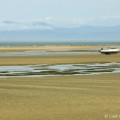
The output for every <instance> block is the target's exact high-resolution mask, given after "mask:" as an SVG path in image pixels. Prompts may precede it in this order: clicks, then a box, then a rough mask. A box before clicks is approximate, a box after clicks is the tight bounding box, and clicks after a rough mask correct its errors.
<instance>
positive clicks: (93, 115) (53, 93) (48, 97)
mask: <svg viewBox="0 0 120 120" xmlns="http://www.w3.org/2000/svg"><path fill="white" fill-rule="evenodd" d="M119 104H120V74H109V75H107V74H105V75H94V76H72V77H71V76H70V77H69V76H66V77H65V76H60V77H39V78H9V79H0V120H104V119H105V117H104V116H105V115H113V114H117V115H120V107H119Z"/></svg>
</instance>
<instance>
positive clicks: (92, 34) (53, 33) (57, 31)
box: [0, 23, 120, 42]
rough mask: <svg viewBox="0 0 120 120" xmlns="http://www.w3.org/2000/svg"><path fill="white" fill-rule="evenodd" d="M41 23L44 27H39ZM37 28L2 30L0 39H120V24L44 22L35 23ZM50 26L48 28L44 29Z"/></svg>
mask: <svg viewBox="0 0 120 120" xmlns="http://www.w3.org/2000/svg"><path fill="white" fill-rule="evenodd" d="M39 25H40V26H41V25H42V27H43V29H39ZM34 26H37V29H36V28H35V29H18V30H15V29H13V30H4V31H2V30H1V31H0V41H43V42H45V41H47V42H50V41H59V42H60V41H62V42H63V41H105V40H110V41H112V40H114V41H119V40H120V26H119V25H118V26H102V27H98V26H81V27H76V28H56V27H54V26H51V25H49V24H48V25H47V24H44V23H41V24H40V23H34ZM44 27H45V28H48V29H44Z"/></svg>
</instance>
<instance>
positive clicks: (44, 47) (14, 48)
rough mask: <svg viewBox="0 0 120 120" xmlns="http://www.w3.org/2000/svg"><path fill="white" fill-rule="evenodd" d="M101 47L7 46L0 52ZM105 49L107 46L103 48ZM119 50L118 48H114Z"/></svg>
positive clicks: (95, 47)
mask: <svg viewBox="0 0 120 120" xmlns="http://www.w3.org/2000/svg"><path fill="white" fill-rule="evenodd" d="M101 47H102V46H87V45H86V46H64V45H63V46H54V45H53V46H17V47H16V46H11V47H10V46H9V47H0V52H1V51H3V52H10V51H29V50H75V49H90V48H91V49H100V48H101ZM104 47H105V48H107V47H108V46H104ZM116 47H117V48H120V46H116Z"/></svg>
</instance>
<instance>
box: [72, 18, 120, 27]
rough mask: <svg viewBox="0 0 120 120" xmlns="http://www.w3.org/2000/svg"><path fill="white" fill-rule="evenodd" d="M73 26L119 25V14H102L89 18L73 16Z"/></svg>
mask: <svg viewBox="0 0 120 120" xmlns="http://www.w3.org/2000/svg"><path fill="white" fill-rule="evenodd" d="M71 23H72V24H74V25H75V26H83V25H91V26H116V25H120V16H102V17H89V18H79V17H78V18H73V19H72V21H71Z"/></svg>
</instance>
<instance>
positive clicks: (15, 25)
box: [0, 20, 54, 31]
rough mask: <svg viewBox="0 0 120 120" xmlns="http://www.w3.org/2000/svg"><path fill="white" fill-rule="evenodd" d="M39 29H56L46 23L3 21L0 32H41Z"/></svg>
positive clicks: (0, 24)
mask: <svg viewBox="0 0 120 120" xmlns="http://www.w3.org/2000/svg"><path fill="white" fill-rule="evenodd" d="M39 29H50V30H51V29H54V26H52V25H51V24H49V23H47V22H44V21H40V20H39V21H38V20H37V21H35V20H34V21H26V22H17V21H9V20H6V21H1V22H0V31H11V30H39Z"/></svg>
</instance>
